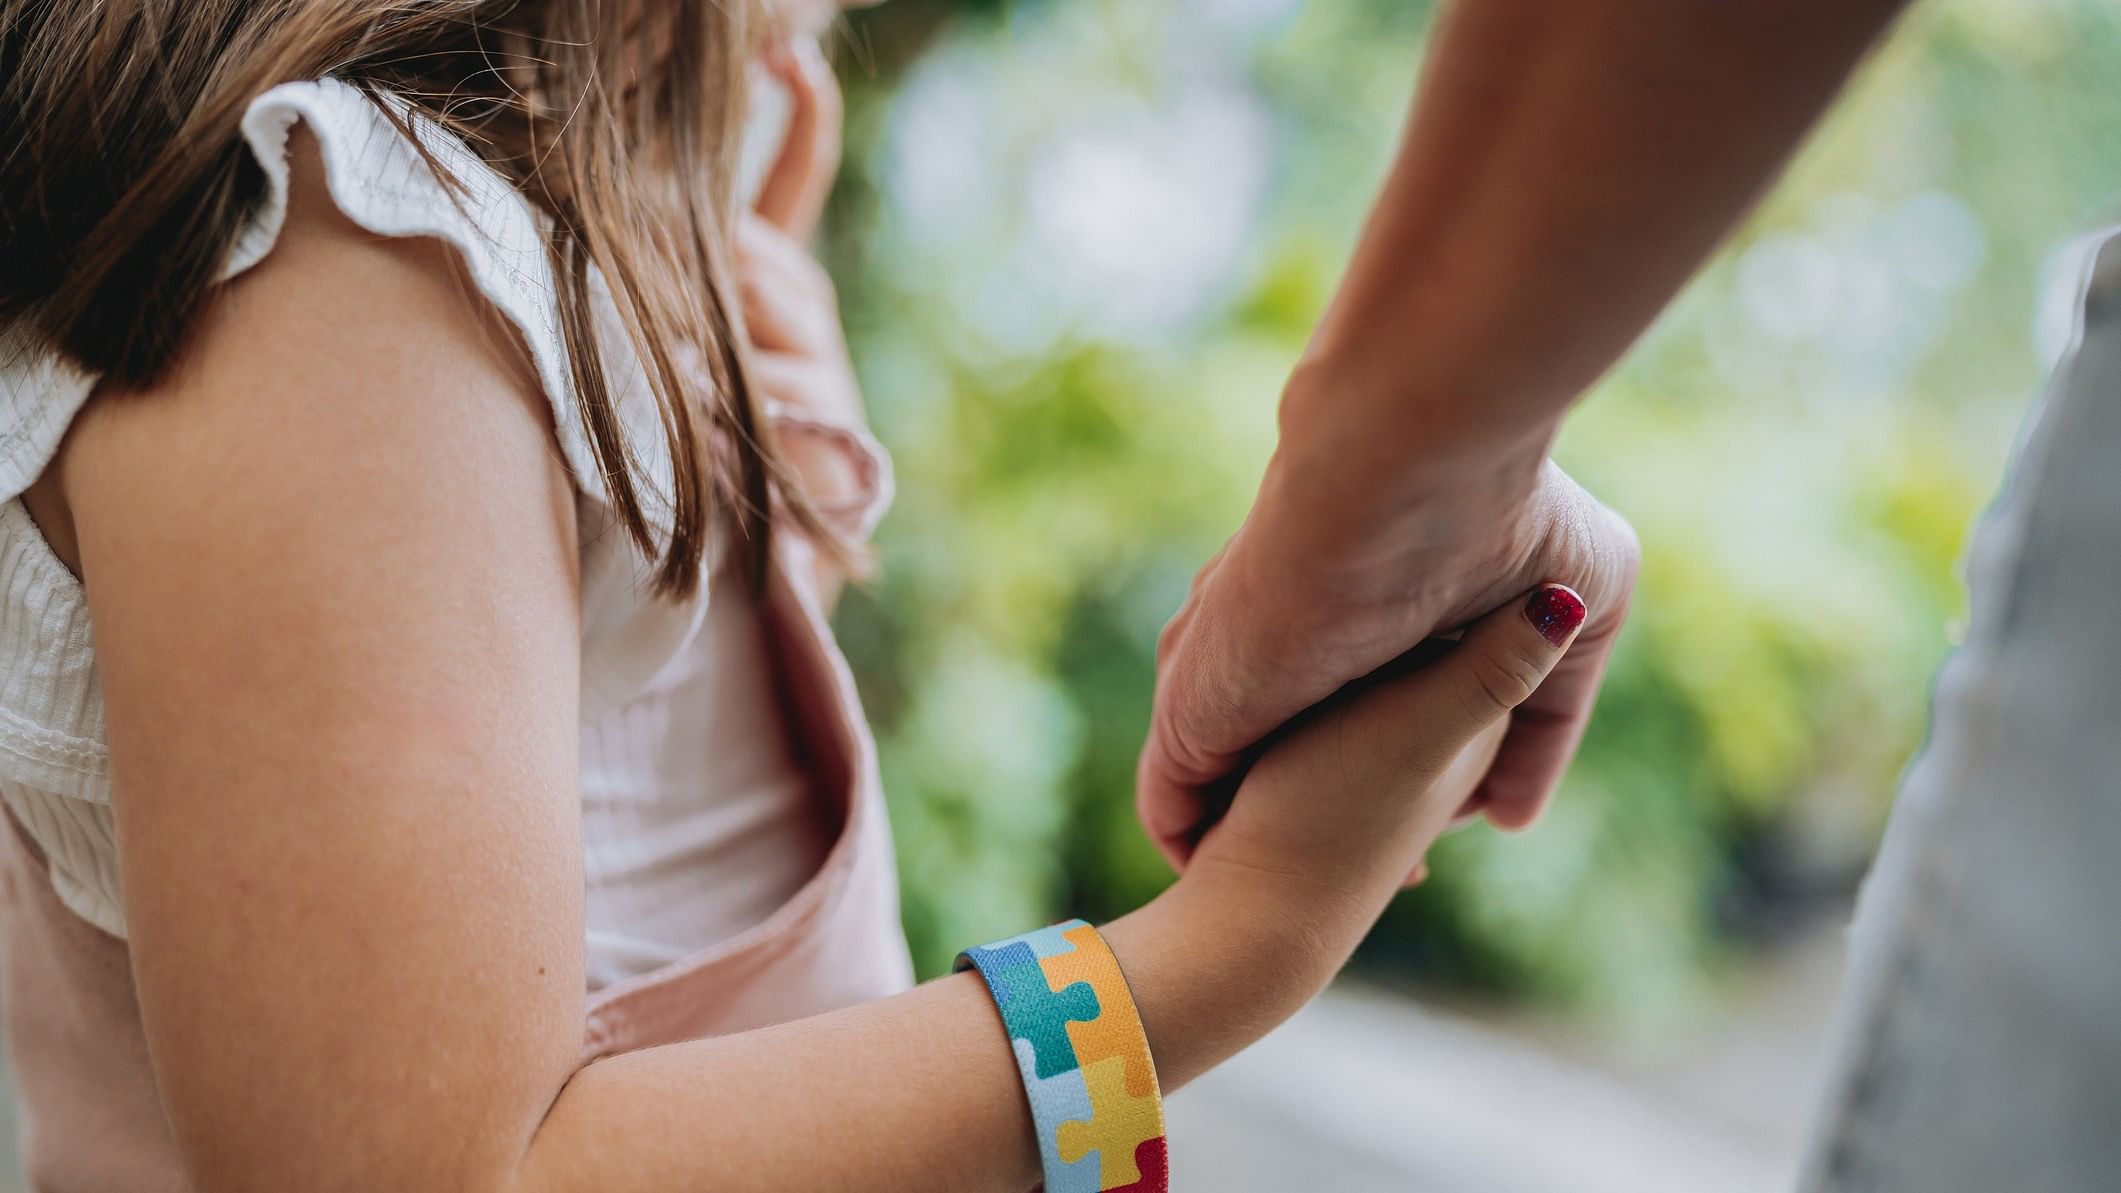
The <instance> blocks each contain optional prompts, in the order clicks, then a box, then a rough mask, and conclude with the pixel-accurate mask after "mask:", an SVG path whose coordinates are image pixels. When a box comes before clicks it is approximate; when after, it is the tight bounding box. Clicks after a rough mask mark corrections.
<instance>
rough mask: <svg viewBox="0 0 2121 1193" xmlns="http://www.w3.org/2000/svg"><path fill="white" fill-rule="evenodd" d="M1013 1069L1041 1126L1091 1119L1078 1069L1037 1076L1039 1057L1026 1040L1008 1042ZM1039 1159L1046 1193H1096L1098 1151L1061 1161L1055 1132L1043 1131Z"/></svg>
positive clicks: (1085, 1087) (1087, 1094) (1086, 1088)
mask: <svg viewBox="0 0 2121 1193" xmlns="http://www.w3.org/2000/svg"><path fill="white" fill-rule="evenodd" d="M1009 1046H1010V1047H1011V1048H1013V1049H1014V1050H1015V1051H1016V1067H1017V1069H1018V1071H1020V1072H1021V1073H1022V1074H1023V1075H1024V1093H1025V1094H1026V1095H1028V1096H1029V1097H1030V1099H1031V1113H1032V1117H1033V1119H1034V1120H1035V1121H1037V1122H1039V1123H1041V1124H1058V1123H1065V1122H1080V1121H1082V1120H1085V1119H1088V1118H1089V1117H1090V1113H1091V1112H1090V1086H1089V1084H1088V1083H1087V1082H1086V1081H1085V1079H1084V1077H1083V1071H1082V1070H1081V1069H1069V1070H1068V1071H1067V1072H1065V1073H1060V1074H1057V1075H1055V1076H1052V1077H1040V1076H1039V1075H1038V1054H1037V1052H1036V1050H1034V1049H1033V1048H1032V1046H1031V1042H1030V1041H1029V1040H1011V1041H1009ZM1038 1151H1039V1156H1040V1158H1041V1159H1042V1160H1043V1162H1044V1165H1045V1171H1046V1177H1047V1179H1046V1193H1098V1182H1099V1181H1100V1180H1101V1179H1102V1177H1103V1170H1102V1169H1100V1168H1099V1167H1098V1165H1099V1164H1100V1163H1101V1161H1100V1159H1099V1157H1098V1152H1097V1149H1095V1148H1092V1149H1091V1150H1090V1152H1089V1154H1087V1155H1085V1156H1082V1157H1080V1158H1079V1159H1077V1160H1076V1161H1075V1163H1073V1164H1064V1163H1062V1162H1061V1158H1060V1143H1059V1141H1058V1140H1057V1139H1056V1138H1055V1133H1054V1132H1051V1131H1049V1130H1046V1129H1044V1128H1042V1129H1041V1130H1040V1131H1039V1135H1038Z"/></svg>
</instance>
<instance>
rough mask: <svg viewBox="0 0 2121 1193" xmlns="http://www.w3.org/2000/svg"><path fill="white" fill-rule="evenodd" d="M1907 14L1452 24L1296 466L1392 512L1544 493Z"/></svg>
mask: <svg viewBox="0 0 2121 1193" xmlns="http://www.w3.org/2000/svg"><path fill="white" fill-rule="evenodd" d="M1903 3H1904V0H1594V2H1582V3H1571V4H1543V3H1527V2H1523V0H1478V2H1477V3H1476V2H1461V3H1455V4H1451V5H1449V6H1448V7H1447V8H1446V10H1445V11H1444V13H1443V15H1442V16H1441V17H1440V19H1439V22H1438V26H1437V29H1436V32H1435V35H1434V38H1433V42H1432V46H1433V48H1432V52H1431V54H1430V58H1429V61H1428V64H1427V67H1426V71H1425V74H1424V77H1423V80H1422V84H1421V88H1420V91H1419V94H1418V96H1417V98H1416V102H1415V106H1414V111H1413V115H1412V118H1411V121H1410V124H1409V127H1408V130H1407V133H1406V137H1405V140H1404V143H1403V145H1402V148H1401V151H1400V153H1399V156H1398V159H1397V161H1396V162H1395V164H1394V166H1393V168H1392V171H1391V173H1390V175H1389V177H1388V179H1387V181H1386V184H1385V186H1384V189H1383V193H1382V195H1381V196H1380V198H1379V200H1378V202H1377V204H1376V206H1375V208H1374V210H1373V213H1372V215H1371V217H1370V220H1369V222H1368V224H1367V226H1366V227H1365V228H1364V230H1363V233H1362V236H1361V239H1360V241H1359V243H1358V246H1357V248H1356V250H1355V254H1354V257H1353V259H1352V261H1351V264H1350V266H1349V269H1348V273H1347V277H1346V279H1345V280H1344V282H1343V284H1342V287H1341V289H1340V291H1339V292H1338V293H1337V294H1336V296H1335V298H1334V300H1333V303H1332V305H1331V308H1330V310H1329V311H1328V313H1327V315H1326V317H1325V319H1324V320H1323V322H1322V323H1321V325H1320V327H1319V328H1318V330H1317V333H1316V335H1315V337H1314V340H1313V343H1312V345H1311V347H1310V350H1309V352H1308V353H1307V354H1306V359H1305V362H1304V364H1303V366H1302V367H1301V368H1300V369H1299V371H1298V375H1297V378H1296V380H1295V381H1294V382H1293V383H1292V385H1291V386H1290V389H1289V392H1288V395H1287V397H1286V399H1285V403H1284V413H1283V423H1284V446H1283V454H1284V456H1289V457H1293V458H1292V459H1290V460H1287V461H1284V463H1296V464H1302V463H1305V462H1306V461H1314V460H1315V461H1317V462H1318V463H1319V464H1320V465H1322V466H1321V467H1317V468H1310V469H1306V470H1305V471H1306V473H1307V475H1309V476H1313V477H1316V478H1320V479H1323V478H1327V477H1339V478H1341V480H1342V483H1345V484H1347V485H1349V486H1358V487H1360V488H1362V489H1365V490H1367V491H1368V493H1369V497H1370V502H1371V503H1372V504H1374V503H1375V499H1376V497H1377V496H1378V494H1377V492H1376V489H1375V486H1376V485H1378V484H1380V483H1383V484H1386V485H1395V486H1396V485H1422V484H1430V483H1436V477H1435V476H1434V475H1433V474H1434V473H1435V472H1436V471H1437V470H1443V469H1448V468H1451V467H1465V468H1473V469H1492V468H1494V467H1495V461H1497V460H1499V459H1503V458H1506V457H1507V458H1514V459H1519V460H1521V461H1523V464H1522V469H1521V470H1522V471H1524V472H1526V473H1528V472H1529V471H1530V469H1531V468H1532V467H1533V463H1532V462H1534V461H1536V460H1537V458H1538V456H1539V455H1540V454H1542V453H1543V451H1544V449H1545V447H1546V445H1547V443H1548V441H1549V440H1550V438H1551V436H1552V433H1553V429H1554V426H1555V424H1556V422H1557V421H1558V419H1559V417H1560V415H1561V414H1562V412H1563V411H1564V410H1565V409H1566V408H1567V407H1568V405H1569V404H1570V403H1571V402H1572V401H1573V400H1574V399H1575V398H1576V397H1577V396H1578V395H1579V394H1581V393H1582V392H1583V390H1584V389H1585V388H1586V387H1587V386H1589V385H1590V384H1591V383H1592V382H1593V381H1594V380H1596V378H1597V377H1598V376H1599V375H1600V374H1601V373H1603V372H1604V371H1605V370H1606V369H1607V368H1609V367H1610V366H1611V365H1612V364H1613V362H1614V361H1615V360H1617V359H1618V358H1619V356H1620V355H1621V353H1622V352H1624V351H1625V350H1626V348H1627V347H1628V345H1629V344H1630V343H1631V342H1632V341H1633V340H1634V339H1635V337H1636V336H1638V335H1639V334H1640V333H1641V332H1642V330H1643V329H1644V328H1645V327H1646V326H1647V325H1648V324H1649V322H1650V321H1651V320H1652V319H1653V318H1654V317H1655V316H1656V314H1657V312H1658V311H1659V310H1660V309H1661V308H1662V307H1663V306H1664V305H1665V303H1666V302H1667V301H1669V300H1670V299H1671V297H1672V296H1673V294H1674V293H1675V292H1676V291H1678V289H1679V288H1680V287H1681V286H1682V285H1683V284H1684V283H1685V282H1686V280H1687V279H1688V278H1689V277H1690V276H1691V275H1692V274H1693V272H1694V271H1695V270H1696V269H1697V268H1699V266H1700V265H1701V263H1702V262H1703V261H1704V260H1705V259H1706V258H1707V257H1708V256H1709V255H1710V254H1711V253H1712V252H1713V251H1714V249H1715V247H1716V246H1717V244H1718V243H1719V242H1720V241H1721V240H1722V239H1723V237H1724V236H1725V235H1726V234H1727V233H1728V232H1729V230H1730V229H1731V227H1732V226H1733V225H1734V224H1735V223H1736V222H1737V221H1738V219H1739V218H1740V217H1741V216H1742V215H1743V213H1744V212H1745V210H1746V209H1747V208H1748V207H1749V206H1750V205H1751V204H1752V202H1753V201H1754V200H1755V198H1756V197H1757V196H1758V195H1760V193H1761V192H1762V191H1763V190H1764V189H1765V188H1766V186H1767V185H1768V183H1769V182H1770V181H1771V180H1772V178H1773V177H1774V175H1775V173H1776V172H1777V171H1778V169H1779V168H1780V167H1781V165H1782V164H1783V163H1784V162H1785V161H1786V160H1787V159H1788V157H1789V156H1790V154H1791V152H1792V151H1793V149H1794V148H1795V147H1796V145H1797V144H1798V143H1799V141H1800V140H1801V138H1802V137H1803V136H1804V134H1805V132H1806V131H1807V130H1808V129H1809V128H1810V127H1811V126H1812V125H1813V123H1814V122H1815V121H1816V120H1817V119H1818V117H1819V115H1820V113H1821V112H1822V111H1823V110H1824V109H1825V107H1826V106H1827V104H1828V103H1829V102H1830V100H1831V99H1832V98H1833V96H1834V95H1835V93H1836V92H1837V91H1838V90H1839V88H1840V87H1841V85H1842V84H1843V82H1844V81H1845V80H1846V79H1847V77H1848V75H1849V74H1850V72H1851V71H1852V70H1853V69H1854V67H1855V65H1856V64H1857V62H1858V61H1859V60H1860V59H1861V58H1862V56H1863V54H1864V52H1865V50H1866V49H1867V48H1868V47H1869V46H1870V45H1871V44H1872V42H1873V41H1875V40H1876V39H1877V37H1878V35H1879V33H1880V31H1881V30H1882V29H1883V28H1884V27H1885V26H1886V25H1887V24H1888V23H1889V22H1890V21H1891V19H1892V17H1893V16H1894V14H1895V13H1896V12H1897V11H1898V10H1899V9H1900V8H1901V7H1902V5H1903ZM1444 449H1447V450H1444ZM1417 459H1418V460H1421V461H1425V462H1427V463H1425V464H1424V465H1423V467H1422V468H1420V469H1409V468H1408V467H1407V464H1408V461H1410V460H1417Z"/></svg>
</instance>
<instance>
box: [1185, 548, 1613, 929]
mask: <svg viewBox="0 0 2121 1193" xmlns="http://www.w3.org/2000/svg"><path fill="white" fill-rule="evenodd" d="M1584 613H1585V610H1584V605H1583V602H1582V600H1581V599H1579V598H1578V597H1577V596H1576V594H1575V593H1574V592H1572V591H1571V590H1569V589H1567V588H1563V587H1561V586H1559V585H1550V586H1547V587H1544V588H1541V589H1538V590H1536V591H1534V592H1533V593H1532V594H1531V595H1530V597H1529V598H1528V599H1526V600H1524V601H1515V602H1512V603H1511V604H1510V605H1508V606H1506V607H1504V608H1502V609H1500V610H1497V611H1496V612H1494V613H1491V614H1489V615H1488V616H1487V617H1485V618H1483V619H1482V620H1481V621H1479V622H1478V623H1476V624H1475V625H1474V626H1473V628H1472V629H1471V630H1469V631H1468V632H1467V634H1466V636H1465V638H1464V639H1463V640H1462V641H1461V642H1460V643H1459V644H1458V645H1457V646H1456V647H1454V648H1452V649H1450V650H1449V651H1448V652H1447V653H1445V654H1444V655H1443V656H1442V657H1440V658H1438V659H1436V660H1435V661H1433V662H1430V663H1428V664H1427V665H1426V666H1422V667H1420V668H1419V669H1417V670H1415V671H1413V672H1412V673H1410V674H1405V675H1402V676H1398V677H1395V678H1390V679H1384V680H1379V681H1372V682H1371V683H1369V684H1368V685H1367V686H1358V687H1355V688H1351V689H1349V690H1348V691H1345V692H1343V693H1342V694H1341V695H1339V696H1336V697H1335V698H1334V699H1333V700H1331V701H1328V702H1327V703H1326V704H1325V705H1323V706H1321V707H1320V708H1319V709H1317V710H1315V711H1314V712H1312V713H1311V714H1310V715H1309V716H1308V717H1306V718H1304V719H1302V720H1300V721H1299V722H1297V723H1296V725H1295V726H1294V727H1292V728H1291V729H1290V730H1288V731H1287V732H1286V733H1285V734H1284V735H1283V736H1282V737H1281V738H1280V739H1279V740H1277V741H1276V742H1275V743H1273V744H1272V745H1271V746H1270V748H1269V749H1268V750H1267V752H1266V754H1265V755H1264V756H1263V757H1261V759H1260V760H1259V762H1258V763H1257V764H1256V765H1254V766H1253V768H1252V770H1251V772H1250V773H1249V774H1248V775H1247V776H1246V778H1245V781H1244V784H1243V786H1242V787H1240V788H1239V790H1238V793H1237V798H1236V800H1235V801H1234V803H1233V804H1232V806H1231V808H1230V812H1229V815H1228V816H1227V817H1225V818H1224V820H1223V821H1222V822H1221V823H1220V824H1219V825H1217V826H1216V827H1215V828H1214V829H1212V830H1211V831H1210V832H1209V833H1208V835H1207V837H1206V838H1205V839H1204V840H1203V841H1202V843H1201V846H1200V852H1199V855H1198V856H1199V859H1200V860H1201V861H1203V862H1207V863H1208V864H1210V865H1211V866H1218V867H1236V868H1239V869H1241V870H1247V871H1253V872H1257V873H1260V874H1264V875H1269V876H1275V877H1278V878H1282V879H1287V880H1291V881H1293V882H1294V883H1296V884H1297V886H1298V888H1300V889H1309V890H1312V891H1316V892H1318V893H1321V894H1324V893H1328V892H1345V893H1348V894H1355V893H1357V892H1368V891H1371V890H1373V889H1376V890H1382V891H1386V892H1389V891H1390V890H1391V889H1392V887H1394V886H1396V885H1397V884H1398V881H1399V880H1400V879H1401V878H1403V877H1404V876H1405V875H1406V874H1407V872H1408V871H1409V870H1410V869H1412V868H1413V867H1415V866H1416V865H1417V864H1418V863H1419V861H1420V859H1421V856H1422V855H1423V854H1424V853H1426V852H1427V850H1428V847H1429V845H1430V844H1431V843H1433V842H1434V841H1435V839H1436V837H1437V836H1438V834H1440V833H1441V832H1442V831H1443V830H1444V828H1445V827H1446V826H1447V825H1448V824H1449V823H1450V820H1451V817H1452V815H1453V813H1454V812H1456V811H1457V810H1458V809H1459V807H1460V805H1461V804H1462V803H1463V802H1464V800H1465V797H1466V794H1467V792H1468V789H1469V788H1470V787H1471V786H1472V785H1473V784H1474V783H1476V782H1477V781H1478V779H1479V776H1480V775H1481V774H1483V773H1484V772H1485V770H1486V768H1487V762H1488V760H1489V758H1490V757H1492V755H1493V754H1494V751H1495V748H1496V745H1497V744H1498V743H1499V742H1500V740H1501V737H1502V733H1503V730H1504V729H1505V728H1506V727H1507V725H1508V723H1509V719H1510V714H1511V712H1512V710H1514V709H1515V708H1516V707H1517V705H1518V704H1520V703H1522V702H1523V701H1524V700H1525V698H1526V697H1528V696H1529V695H1531V693H1532V692H1533V690H1534V689H1536V688H1537V687H1538V686H1539V681H1540V680H1541V679H1543V678H1545V677H1546V674H1547V672H1548V671H1549V670H1550V669H1551V668H1552V667H1553V666H1554V664H1555V663H1556V662H1557V661H1559V660H1560V658H1561V656H1562V653H1563V652H1564V650H1565V649H1566V648H1567V646H1568V643H1569V640H1570V639H1571V638H1572V637H1573V636H1574V635H1575V633H1576V631H1577V629H1578V628H1579V627H1581V625H1582V624H1583V619H1584ZM1188 873H1189V874H1190V873H1191V868H1190V867H1189V869H1188Z"/></svg>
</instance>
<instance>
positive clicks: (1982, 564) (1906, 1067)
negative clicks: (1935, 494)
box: [1802, 237, 2121, 1193]
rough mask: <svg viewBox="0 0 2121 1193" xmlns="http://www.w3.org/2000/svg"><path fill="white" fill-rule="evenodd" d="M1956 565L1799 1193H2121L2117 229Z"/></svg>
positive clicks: (1859, 924)
mask: <svg viewBox="0 0 2121 1193" xmlns="http://www.w3.org/2000/svg"><path fill="white" fill-rule="evenodd" d="M2085 277H2086V285H2085V289H2084V299H2083V303H2082V305H2081V312H2080V317H2081V319H2082V324H2081V326H2080V329H2079V333H2078V336H2077V341H2076V345H2075V347H2074V348H2073V349H2072V351H2071V353H2070V354H2069V355H2068V356H2067V357H2065V358H2064V360H2063V362H2062V364H2061V366H2060V368H2059V369H2058V370H2057V372H2056V374H2055V378H2054V380H2053V382H2052V383H2051V385H2050V388H2049V392H2048V394H2047V397H2046V400H2045V401H2044V403H2043V405H2042V407H2041V409H2040V411H2039V413H2038V414H2037V415H2036V416H2035V419H2034V421H2033V423H2032V425H2031V429H2030V431H2029V433H2028V434H2027V436H2026V438H2025V441H2024V443H2023V444H2022V445H2021V447H2020V449H2019V453H2018V457H2017V459H2016V461H2015V462H2014V464H2013V467H2012V470H2011V475H2010V478H2009V480H2008V481H2007V482H2006V485H2005V489H2004V492H2003V495H2002V496H2001V498H1999V500H1998V501H1997V503H1996V505H1995V506H1994V508H1993V509H1992V510H1991V511H1990V512H1989V514H1988V516H1987V517H1986V518H1985V519H1984V521H1983V523H1982V526H1981V529H1980V531H1979V533H1978V535H1977V536H1976V538H1975V541H1974V547H1973V553H1972V556H1971V559H1970V561H1969V567H1968V583H1969V585H1970V588H1971V593H1972V607H1973V619H1972V625H1971V628H1970V630H1969V633H1968V637H1967V641H1966V645H1965V646H1964V647H1963V648H1961V649H1960V650H1959V651H1958V652H1957V653H1955V654H1954V656H1953V657H1952V659H1951V661H1950V662H1949V663H1947V664H1946V665H1945V667H1944V670H1943V673H1942V675H1941V676H1940V678H1939V680H1938V684H1937V691H1936V707H1935V713H1934V718H1933V723H1932V727H1931V732H1930V740H1929V744H1928V745H1927V746H1926V747H1925V748H1924V750H1923V752H1922V755H1921V757H1920V758H1919V759H1918V760H1917V762H1916V763H1915V765H1914V767H1913V768H1912V769H1911V770H1910V771H1909V772H1908V775H1907V780H1906V783H1905V784H1904V786H1903V789H1902V791H1901V795H1900V800H1899V804H1898V806H1897V807H1896V808H1895V809H1894V812H1893V817H1892V823H1891V825H1890V827H1889V828H1888V829H1887V831H1886V837H1885V844H1884V847H1883V849H1882V850H1881V852H1880V855H1879V859H1878V864H1877V867H1876V869H1875V870H1874V872H1873V874H1872V877H1871V879H1870V881H1869V883H1868V884H1867V886H1866V889H1865V892H1864V898H1863V905H1862V907H1861V908H1860V910H1859V911H1858V914H1857V921H1856V932H1855V937H1854V941H1853V951H1852V961H1853V972H1852V975H1851V979H1850V988H1849V990H1848V991H1847V994H1846V996H1845V999H1844V1004H1843V1008H1842V1016H1843V1022H1842V1026H1841V1031H1842V1040H1841V1046H1840V1048H1839V1050H1838V1052H1837V1054H1836V1067H1835V1071H1834V1073H1833V1075H1832V1079H1831V1084H1830V1086H1829V1089H1828V1097H1827V1101H1826V1103H1825V1106H1824V1111H1823V1115H1822V1118H1821V1120H1820V1122H1819V1126H1818V1130H1817V1131H1816V1133H1815V1137H1814V1143H1813V1148H1812V1154H1811V1156H1810V1158H1809V1162H1808V1163H1807V1165H1806V1168H1805V1173H1804V1177H1803V1182H1802V1187H1803V1188H1804V1189H1805V1190H1807V1191H1808V1193H1859V1191H1861V1193H1874V1191H1876V1193H1960V1191H1962V1190H1964V1191H1969V1193H1971V1191H1973V1190H1980V1191H1981V1193H1992V1191H1994V1190H2010V1191H2012V1193H2063V1191H2065V1190H2066V1191H2068V1193H2090V1191H2092V1190H2102V1191H2104V1190H2121V795H2117V788H2121V239H2114V238H2112V237H2109V238H2107V239H2106V240H2104V242H2103V243H2100V244H2098V246H2097V248H2096V249H2095V250H2094V251H2093V252H2092V254H2091V257H2090V261H2089V268H2088V270H2087V272H2086V275H2085Z"/></svg>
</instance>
